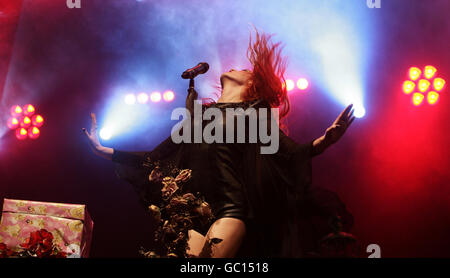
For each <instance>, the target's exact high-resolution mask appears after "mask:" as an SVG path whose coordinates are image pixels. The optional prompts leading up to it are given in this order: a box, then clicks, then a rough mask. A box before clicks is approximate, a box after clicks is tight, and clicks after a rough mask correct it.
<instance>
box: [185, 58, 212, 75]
mask: <svg viewBox="0 0 450 278" xmlns="http://www.w3.org/2000/svg"><path fill="white" fill-rule="evenodd" d="M208 70H209V65H208V63H205V62H201V63H198V65H196V66H195V67H193V68H190V69H187V70H186V71H185V72H183V74H182V75H181V78H183V79H193V78H195V77H196V76H197V75H199V74H203V73H205V72H207V71H208Z"/></svg>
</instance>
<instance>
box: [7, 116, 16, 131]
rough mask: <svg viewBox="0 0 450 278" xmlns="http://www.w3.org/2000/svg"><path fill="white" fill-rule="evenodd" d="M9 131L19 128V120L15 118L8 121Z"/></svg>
mask: <svg viewBox="0 0 450 278" xmlns="http://www.w3.org/2000/svg"><path fill="white" fill-rule="evenodd" d="M7 125H8V127H9V129H16V128H18V127H19V120H17V119H16V118H14V117H11V118H9V119H8V123H7Z"/></svg>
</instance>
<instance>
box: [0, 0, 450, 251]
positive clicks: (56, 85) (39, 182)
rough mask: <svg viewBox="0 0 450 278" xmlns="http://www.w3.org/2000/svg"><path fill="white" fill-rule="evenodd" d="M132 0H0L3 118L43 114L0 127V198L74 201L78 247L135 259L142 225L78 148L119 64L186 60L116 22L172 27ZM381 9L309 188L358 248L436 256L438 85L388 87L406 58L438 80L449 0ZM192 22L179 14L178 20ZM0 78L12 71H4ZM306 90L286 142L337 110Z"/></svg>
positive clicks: (141, 145)
mask: <svg viewBox="0 0 450 278" xmlns="http://www.w3.org/2000/svg"><path fill="white" fill-rule="evenodd" d="M144 2H145V1H144ZM144 2H142V3H141V2H139V1H129V2H127V4H121V5H118V4H117V3H118V1H83V2H82V4H83V8H82V9H79V10H69V9H67V8H66V7H65V1H56V0H55V1H48V0H47V1H21V0H14V1H6V0H0V3H1V4H0V11H1V12H2V13H1V14H0V15H1V16H0V24H1V25H0V30H1V33H0V88H3V90H2V91H0V93H1V94H0V96H1V97H2V99H3V100H2V107H1V109H2V110H1V112H2V113H3V114H7V113H8V110H9V107H10V105H12V104H14V103H13V102H14V99H15V98H16V99H17V101H18V102H19V101H22V100H23V101H26V102H27V103H28V102H32V103H34V104H36V106H37V107H38V109H39V111H43V112H42V113H43V114H44V116H45V118H46V119H47V121H46V125H45V126H44V128H43V129H42V134H41V137H40V138H39V139H38V140H36V141H31V140H27V141H23V142H19V141H17V140H16V138H15V137H14V135H13V134H12V133H6V134H3V136H1V137H0V198H1V199H3V198H13V199H25V200H39V201H49V202H67V203H83V204H87V207H88V210H89V212H90V214H91V215H92V218H93V219H94V222H95V225H94V236H93V243H92V248H91V250H92V251H91V256H92V257H135V256H138V252H137V251H138V249H139V246H149V245H150V243H151V232H152V229H153V227H152V223H151V221H150V218H149V216H148V215H147V214H146V211H145V208H142V207H141V206H140V204H139V202H138V200H137V197H136V195H135V194H134V192H133V190H132V188H131V187H130V186H129V185H128V184H126V183H124V182H122V181H120V180H118V179H117V178H116V176H115V175H114V172H113V170H114V169H113V164H112V163H110V162H108V161H104V160H102V159H101V158H98V157H96V156H94V155H93V154H92V153H91V152H90V150H89V148H88V145H87V142H86V140H85V138H84V137H83V134H82V132H81V128H82V127H89V124H90V122H89V113H90V112H91V111H101V109H102V107H103V105H104V103H103V101H102V100H103V99H104V98H105V97H106V96H107V95H108V93H109V91H110V84H111V83H113V82H115V83H117V82H118V81H121V80H123V81H127V82H132V81H133V80H132V77H131V76H130V75H129V71H128V70H129V68H128V67H127V65H126V63H125V61H127V62H129V61H134V62H136V63H137V64H139V63H142V65H140V64H139V65H140V67H141V68H142V69H144V71H148V72H149V74H154V73H155V71H156V70H161V66H160V64H158V63H156V62H149V63H146V61H153V60H154V59H156V58H155V57H164V56H166V55H175V56H176V57H179V59H178V61H179V64H176V65H170V66H168V65H166V66H165V67H162V70H161V71H162V72H158V74H154V75H155V77H154V78H155V79H159V80H161V82H165V84H168V83H170V82H172V80H178V79H176V78H178V75H179V73H181V72H182V71H183V70H184V69H185V68H187V67H189V66H192V63H193V62H192V61H190V60H189V59H187V58H183V54H182V53H183V50H182V49H178V50H177V51H174V49H173V48H170V49H167V48H165V47H164V45H163V44H161V43H159V44H155V45H154V46H153V47H150V48H148V47H145V45H148V44H144V43H142V41H141V36H142V33H141V32H142V31H141V28H137V27H136V26H135V25H133V24H130V22H134V21H136V22H137V21H139V19H140V18H142V17H144V16H145V18H146V19H147V21H146V22H147V23H146V24H147V26H146V28H147V33H146V34H147V36H146V38H145V41H146V42H148V41H150V42H151V41H152V40H165V39H172V36H175V37H176V32H174V33H171V32H169V31H170V30H167V29H166V32H164V33H161V32H159V33H158V32H156V31H155V30H158V28H162V27H161V26H158V17H157V15H154V21H151V20H148V17H147V16H148V15H147V13H148V12H150V13H151V11H152V9H153V5H152V3H151V1H147V2H148V3H144ZM364 2H365V1H364ZM122 3H124V2H122ZM140 5H143V6H140ZM199 5H206V4H199ZM382 5H383V6H382V8H381V9H378V10H376V11H375V10H374V11H373V12H374V13H375V14H374V15H373V18H374V20H375V22H376V28H375V29H374V30H376V31H375V32H376V33H377V39H376V40H375V46H374V47H373V48H372V52H371V55H372V61H373V62H372V64H371V65H370V66H369V71H368V78H367V82H366V88H365V90H366V91H367V93H366V101H365V102H366V106H367V108H368V110H370V113H368V114H367V116H366V117H364V118H362V119H360V120H357V121H355V123H354V124H353V125H352V127H351V130H349V131H348V133H347V134H346V135H345V136H344V138H343V139H342V140H341V142H339V144H338V145H336V146H333V147H331V148H330V149H329V150H328V151H327V152H326V153H324V154H323V155H321V156H319V157H317V158H315V159H314V162H313V184H314V185H318V186H324V187H327V188H330V189H332V190H334V191H336V192H338V194H339V196H340V197H341V198H342V200H343V201H345V203H346V204H347V207H348V208H349V210H350V211H351V212H352V213H353V214H354V217H355V227H354V229H353V234H355V235H356V236H357V237H358V238H359V240H360V244H361V246H367V245H368V244H371V243H376V244H378V245H380V246H381V252H382V253H381V255H382V256H383V257H449V256H450V240H449V239H448V235H449V234H450V171H449V170H448V167H449V165H450V148H449V142H450V132H449V128H448V127H449V120H450V109H449V107H450V106H449V105H450V97H449V92H448V89H446V91H445V92H444V93H442V94H441V99H440V101H439V103H438V104H437V105H436V106H430V105H422V106H420V107H413V106H412V105H411V103H410V98H409V97H406V96H405V95H404V94H402V93H401V83H402V82H403V80H404V79H405V77H406V71H407V69H408V68H409V67H410V66H413V65H418V66H420V67H422V66H424V65H428V64H431V65H434V66H436V67H437V68H438V71H439V75H440V76H441V77H443V78H444V79H446V80H447V82H449V80H450V79H449V74H448V73H449V72H450V64H449V61H450V59H449V58H450V57H449V55H450V54H449V53H450V52H449V49H450V48H449V46H450V43H449V38H450V36H449V35H450V20H449V17H448V13H449V12H450V3H449V2H448V1H446V0H442V1H438V0H436V1H419V0H415V1H406V0H397V1H386V0H385V1H382ZM142 7H145V9H144V8H142ZM144 11H146V13H145V14H144ZM219 12H220V11H219ZM199 22H201V19H199ZM124 23H128V24H124ZM199 26H200V25H199V23H198V22H192V26H189V28H193V29H195V28H197V27H199ZM135 27H136V28H135ZM205 28H207V27H205ZM220 35H223V36H226V35H224V34H218V35H217V36H220ZM228 36H230V35H228ZM15 41H19V42H20V43H14V42H15ZM115 41H119V42H120V43H115ZM245 44H246V43H244V45H245ZM150 45H151V43H150ZM222 47H225V46H222ZM229 47H230V48H232V49H233V47H234V46H233V45H229ZM171 51H172V52H171ZM197 51H198V52H201V50H197ZM13 53H14V55H13ZM13 66H14V70H12V68H13ZM8 74H10V75H11V74H14V78H12V77H11V79H10V80H9V81H8V80H7V75H8ZM24 80H26V82H22V81H24ZM30 84H33V86H32V88H30ZM171 86H172V88H173V90H176V91H178V92H183V91H184V90H185V88H186V86H187V84H185V82H182V81H180V80H178V81H177V82H172V85H171ZM30 91H36V92H38V93H34V94H29V92H30ZM310 92H311V93H310V94H304V95H295V96H293V97H292V102H293V103H294V104H295V105H294V109H293V111H292V113H291V114H290V116H289V119H288V122H289V128H290V135H291V136H292V137H293V138H295V139H296V140H297V141H299V142H306V141H308V140H311V139H312V138H315V137H318V136H320V135H321V134H322V133H323V131H324V130H325V128H326V127H327V126H328V125H329V124H331V122H332V121H333V120H334V118H335V117H336V116H337V114H338V113H339V112H340V110H341V109H342V106H340V105H337V104H336V103H335V102H334V101H332V100H331V99H330V98H329V97H328V96H327V95H326V94H323V93H321V90H320V88H319V87H315V86H314V84H312V87H311V88H310ZM180 94H181V96H180V97H179V98H178V100H177V102H175V103H173V104H171V105H169V104H166V105H165V106H163V108H164V109H162V112H161V114H160V117H161V118H164V117H166V118H168V117H169V116H170V111H171V110H172V109H173V108H174V107H176V106H177V104H178V106H179V105H181V104H182V102H183V101H182V99H183V96H182V95H183V94H182V93H180ZM23 95H27V97H23ZM2 117H3V116H2ZM167 123H169V121H167ZM169 131H170V125H169V124H164V125H162V127H161V128H159V129H157V130H152V131H145V132H144V131H142V132H137V133H136V134H135V135H133V136H132V137H131V138H126V140H125V138H123V140H120V139H118V140H117V141H112V142H105V144H106V145H109V146H113V147H117V148H121V149H129V150H138V149H139V150H142V149H151V148H152V147H154V146H155V145H156V144H157V143H158V142H159V141H160V140H161V139H163V138H165V137H166V136H167V135H168V134H169Z"/></svg>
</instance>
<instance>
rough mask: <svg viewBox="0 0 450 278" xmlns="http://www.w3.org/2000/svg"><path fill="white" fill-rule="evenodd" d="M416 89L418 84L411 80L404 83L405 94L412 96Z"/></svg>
mask: <svg viewBox="0 0 450 278" xmlns="http://www.w3.org/2000/svg"><path fill="white" fill-rule="evenodd" d="M415 87H416V84H415V83H414V82H412V81H411V80H406V81H405V82H403V92H404V93H405V94H410V93H412V92H413V91H414V88H415Z"/></svg>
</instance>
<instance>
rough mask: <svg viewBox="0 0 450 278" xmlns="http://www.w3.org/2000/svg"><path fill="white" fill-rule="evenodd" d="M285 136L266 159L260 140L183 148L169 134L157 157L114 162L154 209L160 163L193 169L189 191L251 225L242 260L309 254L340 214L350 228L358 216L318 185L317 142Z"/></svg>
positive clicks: (134, 155) (123, 155) (119, 156)
mask: <svg viewBox="0 0 450 278" xmlns="http://www.w3.org/2000/svg"><path fill="white" fill-rule="evenodd" d="M208 107H216V108H219V109H221V110H222V111H225V109H226V108H239V107H241V108H243V109H246V108H249V107H252V108H255V109H256V110H257V109H259V108H269V107H268V105H267V104H266V103H265V102H263V101H253V102H241V103H215V104H212V105H210V106H204V109H206V108H208ZM224 118H225V117H224ZM268 122H270V119H269V120H268ZM204 124H207V122H204ZM223 125H224V129H225V126H226V123H225V122H224V124H223ZM269 125H270V124H269ZM234 126H235V127H236V124H235V125H234ZM246 126H247V127H248V125H246ZM279 131H280V132H279V150H278V152H277V153H275V154H261V153H260V147H261V146H262V145H264V144H262V143H260V142H259V141H258V142H257V143H212V144H207V143H181V144H175V143H173V142H172V140H171V137H169V138H167V139H166V140H165V141H163V142H162V143H161V144H160V145H158V146H157V147H156V148H155V149H154V150H153V151H150V152H123V151H118V150H114V154H113V161H114V162H117V167H116V173H117V174H118V176H119V177H120V178H122V179H124V180H127V181H128V182H129V183H131V184H132V185H133V186H134V188H135V190H136V192H137V193H138V195H139V196H140V200H141V202H142V203H143V205H144V206H146V207H148V206H149V205H151V204H154V203H156V202H157V201H158V198H159V196H160V195H161V194H160V188H155V187H154V186H149V185H150V183H149V182H148V174H149V173H150V171H151V169H152V167H153V166H154V165H155V162H158V163H159V164H160V165H172V166H176V167H177V168H179V169H191V170H192V178H191V180H190V181H189V190H190V191H191V192H200V194H201V195H203V196H204V197H205V199H206V201H207V202H208V203H210V205H211V208H212V211H213V213H214V215H215V217H216V218H217V219H219V218H223V217H234V218H238V219H241V220H243V221H244V223H245V224H246V231H247V232H246V238H245V240H244V242H243V245H242V246H241V248H240V251H239V253H238V256H246V257H253V256H258V257H304V256H308V254H312V253H317V251H318V243H319V240H320V239H321V238H322V237H323V236H325V235H326V234H327V233H329V232H331V228H330V227H329V225H328V221H329V219H330V218H331V217H333V216H335V215H339V216H340V217H341V218H342V219H343V224H344V228H345V229H346V230H348V229H349V228H350V226H351V225H352V223H353V218H352V216H351V215H350V214H349V213H348V212H347V210H346V209H345V205H344V204H343V203H342V202H341V201H340V200H339V198H338V197H337V196H336V194H334V193H333V192H330V191H328V190H325V189H322V188H318V187H311V159H312V157H313V156H314V155H315V154H314V152H313V148H312V142H310V143H307V144H297V143H296V142H295V141H293V140H292V139H291V138H289V137H288V136H286V135H285V133H283V132H282V131H281V130H279ZM246 138H248V137H246ZM200 232H202V233H205V232H206V231H200Z"/></svg>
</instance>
